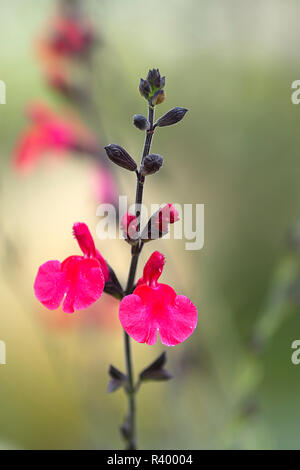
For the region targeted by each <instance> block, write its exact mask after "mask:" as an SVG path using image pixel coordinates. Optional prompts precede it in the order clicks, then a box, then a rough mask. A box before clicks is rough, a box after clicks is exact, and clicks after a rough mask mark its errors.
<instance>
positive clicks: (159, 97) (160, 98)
mask: <svg viewBox="0 0 300 470" xmlns="http://www.w3.org/2000/svg"><path fill="white" fill-rule="evenodd" d="M165 99H166V94H165V92H164V90H158V91H157V92H156V93H155V94H154V96H153V98H152V103H153V104H161V103H163V102H164V101H165Z"/></svg>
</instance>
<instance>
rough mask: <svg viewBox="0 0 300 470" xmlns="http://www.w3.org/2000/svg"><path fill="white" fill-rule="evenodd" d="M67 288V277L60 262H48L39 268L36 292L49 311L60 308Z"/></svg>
mask: <svg viewBox="0 0 300 470" xmlns="http://www.w3.org/2000/svg"><path fill="white" fill-rule="evenodd" d="M66 287H67V283H66V275H65V273H64V272H62V269H61V263H60V262H59V261H47V262H46V263H44V264H42V265H41V266H40V267H39V270H38V273H37V276H36V278H35V282H34V291H35V295H36V297H37V298H38V300H39V301H40V302H41V303H42V304H43V305H45V307H47V308H49V310H55V309H56V308H58V307H59V305H60V304H61V301H62V299H63V297H64V294H65V292H66Z"/></svg>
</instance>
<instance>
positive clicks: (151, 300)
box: [119, 284, 197, 346]
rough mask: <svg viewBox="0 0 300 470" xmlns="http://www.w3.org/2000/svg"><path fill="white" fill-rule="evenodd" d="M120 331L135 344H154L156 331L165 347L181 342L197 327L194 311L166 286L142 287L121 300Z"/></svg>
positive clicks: (191, 305)
mask: <svg viewBox="0 0 300 470" xmlns="http://www.w3.org/2000/svg"><path fill="white" fill-rule="evenodd" d="M119 318H120V322H121V324H122V326H123V328H124V330H125V331H126V332H127V333H128V334H129V335H130V336H131V337H132V338H133V339H135V340H136V341H138V342H139V343H147V344H150V345H152V344H155V342H156V337H157V331H159V335H160V339H161V342H162V343H163V344H165V345H166V346H175V345H176V344H179V343H182V342H183V341H185V340H186V339H187V338H188V337H189V336H190V335H191V334H192V333H193V331H194V329H195V328H196V325H197V309H196V307H195V305H194V304H193V303H192V302H191V301H190V300H189V299H188V298H187V297H185V296H183V295H179V296H178V295H176V292H175V291H174V290H173V289H172V288H171V287H170V286H168V285H167V284H158V285H157V287H156V288H152V287H149V286H146V285H142V286H139V287H137V288H136V289H135V291H134V294H132V295H129V296H126V297H124V299H123V300H122V302H121V304H120V310H119Z"/></svg>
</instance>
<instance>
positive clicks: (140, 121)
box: [133, 114, 150, 131]
mask: <svg viewBox="0 0 300 470" xmlns="http://www.w3.org/2000/svg"><path fill="white" fill-rule="evenodd" d="M133 124H134V125H135V127H137V128H138V129H140V130H141V131H146V130H148V129H149V127H150V123H149V121H148V119H147V118H146V117H145V116H143V115H142V114H135V115H134V116H133Z"/></svg>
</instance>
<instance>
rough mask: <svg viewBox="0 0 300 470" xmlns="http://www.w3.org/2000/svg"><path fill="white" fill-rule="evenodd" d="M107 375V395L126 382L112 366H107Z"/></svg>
mask: <svg viewBox="0 0 300 470" xmlns="http://www.w3.org/2000/svg"><path fill="white" fill-rule="evenodd" d="M108 374H109V376H110V381H109V384H108V387H107V392H108V393H112V392H115V391H116V390H118V388H120V387H122V386H123V385H124V384H125V383H126V381H127V377H126V375H125V374H123V372H121V371H119V369H117V368H116V367H114V366H112V365H110V366H109V369H108Z"/></svg>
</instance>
